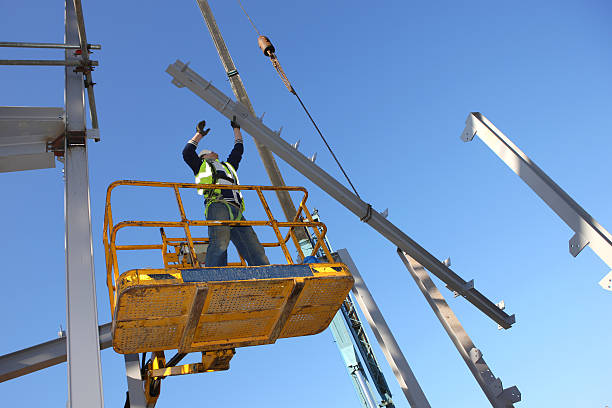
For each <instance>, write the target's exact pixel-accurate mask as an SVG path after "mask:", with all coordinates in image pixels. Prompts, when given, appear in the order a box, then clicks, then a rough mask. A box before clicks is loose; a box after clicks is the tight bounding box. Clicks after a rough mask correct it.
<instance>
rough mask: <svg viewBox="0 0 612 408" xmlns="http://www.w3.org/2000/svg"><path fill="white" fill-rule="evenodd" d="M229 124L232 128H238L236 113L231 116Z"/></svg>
mask: <svg viewBox="0 0 612 408" xmlns="http://www.w3.org/2000/svg"><path fill="white" fill-rule="evenodd" d="M230 125H232V129H240V125H239V124H238V122H236V115H234V117H233V118H232V121H231V122H230Z"/></svg>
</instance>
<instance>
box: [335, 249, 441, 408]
mask: <svg viewBox="0 0 612 408" xmlns="http://www.w3.org/2000/svg"><path fill="white" fill-rule="evenodd" d="M336 253H337V254H338V257H339V258H340V261H342V263H344V264H345V265H346V266H348V268H349V270H350V271H351V275H353V278H354V279H355V284H354V285H353V289H352V291H353V295H355V299H356V300H357V303H359V307H361V311H362V312H363V314H364V316H365V317H366V320H367V321H368V323H369V324H370V328H371V329H372V332H374V336H375V337H376V340H378V344H379V345H380V348H381V349H382V351H383V354H384V355H385V358H386V359H387V362H388V363H389V365H390V366H391V369H392V370H393V374H395V377H396V378H397V382H398V383H399V385H400V387H401V389H402V391H403V392H404V395H405V396H406V399H408V402H409V403H410V406H411V407H413V408H420V407H430V406H431V405H429V402H428V401H427V397H425V394H424V393H423V390H422V389H421V386H420V385H419V382H418V381H417V379H416V377H415V376H414V374H413V372H412V370H411V369H410V365H409V364H408V361H406V357H404V353H402V349H400V347H399V345H398V344H397V341H396V340H395V337H394V336H393V333H391V329H390V328H389V326H388V325H387V322H386V321H385V318H384V317H383V315H382V313H381V311H380V309H379V308H378V305H377V304H376V302H375V301H374V297H373V296H372V294H371V293H370V290H369V289H368V287H367V286H366V284H365V282H364V281H363V278H362V277H361V274H360V273H359V270H358V269H357V266H356V265H355V263H354V262H353V259H352V258H351V256H350V255H349V253H348V251H347V250H346V249H339V250H338V251H337V252H336Z"/></svg>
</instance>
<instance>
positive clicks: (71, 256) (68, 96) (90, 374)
mask: <svg viewBox="0 0 612 408" xmlns="http://www.w3.org/2000/svg"><path fill="white" fill-rule="evenodd" d="M78 42H79V29H78V22H77V13H76V10H75V6H74V3H73V1H72V0H66V38H65V43H66V44H76V43H78ZM65 57H66V60H68V61H75V60H80V57H79V56H77V55H75V53H74V51H72V50H66V51H65ZM65 77H66V90H65V101H66V133H67V135H68V134H71V135H75V136H74V137H68V136H67V137H66V138H65V143H66V146H65V155H64V158H65V165H64V175H65V179H66V181H65V190H64V191H65V197H64V205H65V210H64V212H65V218H66V309H67V311H66V315H67V318H66V321H67V322H66V323H67V327H66V334H67V340H68V343H67V353H68V403H69V406H70V407H91V408H95V407H100V408H102V407H103V406H104V398H103V394H102V370H101V365H100V343H99V341H100V340H99V338H98V311H97V307H96V284H95V279H94V266H93V247H92V240H91V213H90V205H89V173H88V166H87V140H86V135H85V125H86V122H85V94H84V92H85V89H84V84H83V73H81V72H75V69H74V68H72V67H67V68H66V70H65Z"/></svg>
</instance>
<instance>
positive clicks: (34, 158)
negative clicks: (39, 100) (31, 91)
mask: <svg viewBox="0 0 612 408" xmlns="http://www.w3.org/2000/svg"><path fill="white" fill-rule="evenodd" d="M65 131H66V123H65V122H64V108H46V107H45V108H41V107H24V106H0V172H9V171H22V170H35V169H46V168H52V167H55V157H54V155H53V152H50V151H47V150H48V148H47V146H48V144H49V143H50V142H52V141H53V140H55V139H56V138H58V137H61V136H62V135H63V134H64V132H65Z"/></svg>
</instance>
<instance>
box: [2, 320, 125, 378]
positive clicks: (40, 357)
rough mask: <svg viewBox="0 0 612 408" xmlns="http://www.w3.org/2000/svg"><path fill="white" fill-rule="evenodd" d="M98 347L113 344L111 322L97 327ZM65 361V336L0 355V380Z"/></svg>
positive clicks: (107, 346) (106, 346)
mask: <svg viewBox="0 0 612 408" xmlns="http://www.w3.org/2000/svg"><path fill="white" fill-rule="evenodd" d="M98 333H99V338H100V349H101V350H102V349H105V348H109V347H110V346H112V344H113V339H112V336H111V324H110V323H106V324H104V325H102V326H99V327H98ZM64 361H66V337H60V338H58V339H54V340H50V341H47V342H45V343H41V344H37V345H36V346H32V347H28V348H27V349H23V350H18V351H15V352H13V353H9V354H5V355H3V356H0V382H4V381H8V380H12V379H13V378H17V377H21V376H23V375H26V374H30V373H33V372H35V371H39V370H43V369H45V368H48V367H52V366H54V365H57V364H61V363H63V362H64Z"/></svg>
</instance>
